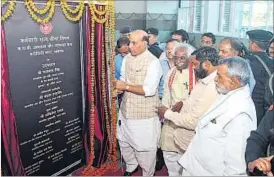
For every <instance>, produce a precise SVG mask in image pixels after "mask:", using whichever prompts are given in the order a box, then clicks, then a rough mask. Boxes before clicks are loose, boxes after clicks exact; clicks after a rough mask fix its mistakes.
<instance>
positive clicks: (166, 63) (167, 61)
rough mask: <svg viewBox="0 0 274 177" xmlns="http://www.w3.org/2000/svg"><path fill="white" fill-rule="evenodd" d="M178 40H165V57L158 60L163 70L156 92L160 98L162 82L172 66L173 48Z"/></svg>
mask: <svg viewBox="0 0 274 177" xmlns="http://www.w3.org/2000/svg"><path fill="white" fill-rule="evenodd" d="M178 43H179V42H178V41H177V40H176V39H170V40H168V41H167V42H166V44H167V47H166V57H165V58H164V59H162V60H160V63H161V66H162V70H163V76H162V78H161V80H160V84H159V88H158V94H159V98H160V99H162V97H163V90H164V83H165V79H166V77H167V73H168V71H169V70H170V69H171V68H173V66H174V58H173V54H172V51H173V48H174V46H175V45H176V44H178Z"/></svg>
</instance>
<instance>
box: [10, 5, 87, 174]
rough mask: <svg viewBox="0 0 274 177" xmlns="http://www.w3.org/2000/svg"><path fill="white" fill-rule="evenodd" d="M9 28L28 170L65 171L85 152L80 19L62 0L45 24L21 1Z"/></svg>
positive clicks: (13, 79) (21, 141)
mask: <svg viewBox="0 0 274 177" xmlns="http://www.w3.org/2000/svg"><path fill="white" fill-rule="evenodd" d="M37 6H38V7H42V6H44V5H41V4H40V5H37ZM5 34H6V42H7V51H8V64H9V77H10V89H11V98H12V104H13V110H14V113H15V116H16V123H17V129H18V137H19V147H20V153H21V159H22V163H23V166H24V168H25V171H26V174H27V175H36V176H48V175H59V174H64V172H66V171H68V170H72V169H73V168H76V166H79V165H81V163H82V155H83V138H82V128H83V111H82V108H83V105H82V84H81V53H82V52H81V48H80V43H81V42H80V41H81V40H80V24H79V23H73V22H70V21H68V20H66V18H65V17H64V15H63V14H62V12H61V8H60V6H59V5H57V6H56V7H55V13H54V16H53V19H52V21H51V22H50V23H49V24H47V25H39V24H37V23H36V22H34V21H33V20H32V19H31V17H30V16H29V14H28V12H27V9H26V7H25V6H24V4H23V3H17V4H16V7H15V12H14V14H13V15H12V17H11V18H10V19H9V20H8V21H7V22H5Z"/></svg>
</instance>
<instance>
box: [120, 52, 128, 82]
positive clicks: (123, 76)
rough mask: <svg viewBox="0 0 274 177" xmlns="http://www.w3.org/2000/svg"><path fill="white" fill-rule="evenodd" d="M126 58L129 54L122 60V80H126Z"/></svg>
mask: <svg viewBox="0 0 274 177" xmlns="http://www.w3.org/2000/svg"><path fill="white" fill-rule="evenodd" d="M126 58H127V56H125V58H124V59H123V62H122V66H121V73H120V74H121V76H120V80H122V81H124V82H125V80H126Z"/></svg>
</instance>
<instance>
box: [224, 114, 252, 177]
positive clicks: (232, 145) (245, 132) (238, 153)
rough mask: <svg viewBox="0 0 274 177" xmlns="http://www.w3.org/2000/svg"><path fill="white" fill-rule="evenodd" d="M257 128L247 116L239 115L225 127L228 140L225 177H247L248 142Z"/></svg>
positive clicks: (226, 143) (226, 144)
mask: <svg viewBox="0 0 274 177" xmlns="http://www.w3.org/2000/svg"><path fill="white" fill-rule="evenodd" d="M255 127H256V126H255V124H254V122H253V121H252V120H251V118H250V117H249V116H248V115H247V114H239V115H238V116H237V117H235V118H234V119H233V120H232V121H231V122H230V123H229V124H228V125H227V126H226V127H225V129H224V131H225V132H226V133H227V138H226V142H225V154H224V155H225V157H224V159H225V161H224V164H225V169H224V174H223V175H224V176H234V175H237V176H239V175H246V163H245V148H246V140H247V138H248V137H249V136H250V132H251V131H252V130H253V129H254V128H255Z"/></svg>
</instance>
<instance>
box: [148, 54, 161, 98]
mask: <svg viewBox="0 0 274 177" xmlns="http://www.w3.org/2000/svg"><path fill="white" fill-rule="evenodd" d="M162 75H163V72H162V67H161V64H160V62H159V60H158V59H157V58H153V60H152V62H151V64H150V66H149V67H148V71H147V75H146V77H145V80H144V84H143V90H144V92H145V96H153V95H155V93H156V91H157V88H158V86H159V82H160V79H161V77H162Z"/></svg>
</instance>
